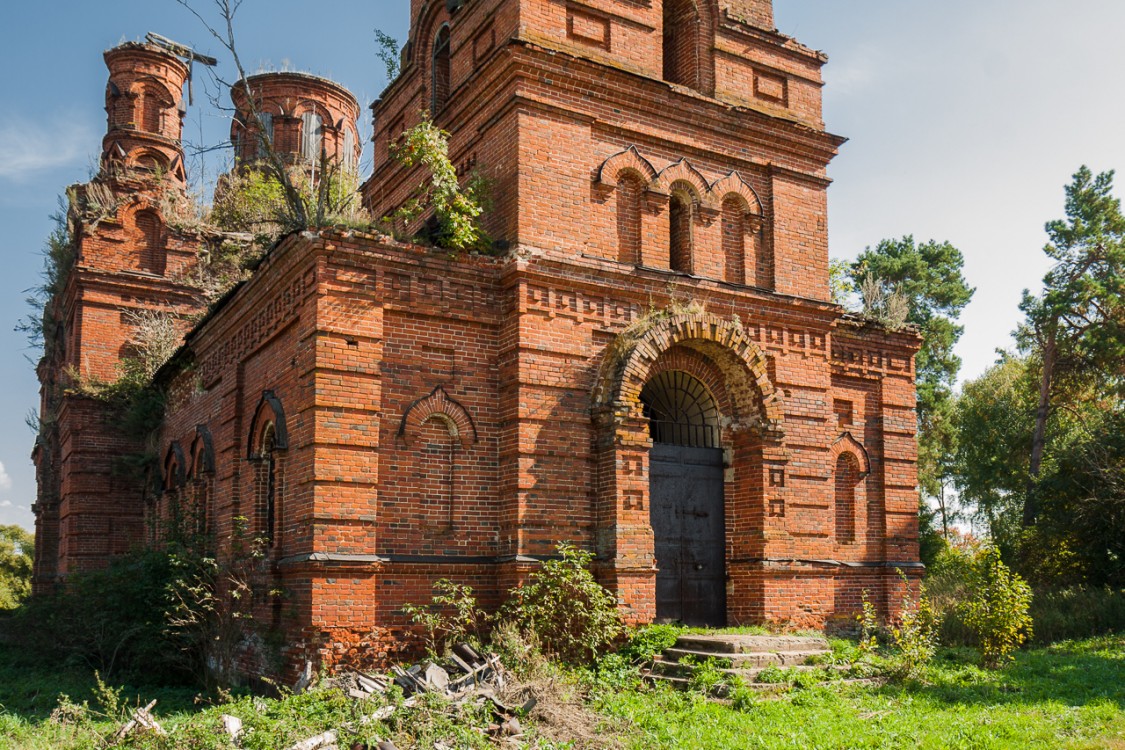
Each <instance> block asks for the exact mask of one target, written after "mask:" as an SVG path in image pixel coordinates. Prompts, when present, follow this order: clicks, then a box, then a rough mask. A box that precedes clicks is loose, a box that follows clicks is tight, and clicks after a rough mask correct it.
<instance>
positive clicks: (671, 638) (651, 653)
mask: <svg viewBox="0 0 1125 750" xmlns="http://www.w3.org/2000/svg"><path fill="white" fill-rule="evenodd" d="M681 632H683V629H682V628H680V627H678V626H676V625H645V626H644V627H640V628H637V629H635V630H633V631H632V632H630V633H629V640H627V641H626V642H625V645H624V646H622V647H621V648H620V649H619V650H618V653H619V654H621V656H622V657H624V658H626V659H628V660H629V661H631V662H633V663H638V662H646V661H652V660H653V659H655V658H656V655H657V654H659V653H661V652H663V651H665V650H666V649H669V648H672V646H674V645H676V639H677V638H679V637H680V633H681Z"/></svg>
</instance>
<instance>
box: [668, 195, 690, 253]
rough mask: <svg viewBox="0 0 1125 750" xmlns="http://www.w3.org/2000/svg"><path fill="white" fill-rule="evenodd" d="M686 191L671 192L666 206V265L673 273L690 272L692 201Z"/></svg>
mask: <svg viewBox="0 0 1125 750" xmlns="http://www.w3.org/2000/svg"><path fill="white" fill-rule="evenodd" d="M692 198H693V196H692V195H691V193H689V192H687V191H686V190H673V191H672V199H671V201H670V202H669V205H668V214H669V215H668V224H669V225H668V265H669V267H670V268H671V269H672V270H673V271H680V272H682V273H691V272H692V226H691V220H692V204H693V203H694V201H693V200H692Z"/></svg>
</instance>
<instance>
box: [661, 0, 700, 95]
mask: <svg viewBox="0 0 1125 750" xmlns="http://www.w3.org/2000/svg"><path fill="white" fill-rule="evenodd" d="M702 32H703V29H702V23H701V19H700V17H699V11H698V9H697V8H696V5H695V2H694V0H664V80H665V81H668V82H669V83H678V84H680V85H682V86H691V87H692V88H699V87H700V73H701V70H700V68H701V67H702V60H701V59H700V57H701V54H700V40H701V38H702Z"/></svg>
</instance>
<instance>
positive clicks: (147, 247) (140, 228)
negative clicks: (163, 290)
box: [133, 209, 168, 276]
mask: <svg viewBox="0 0 1125 750" xmlns="http://www.w3.org/2000/svg"><path fill="white" fill-rule="evenodd" d="M133 227H134V236H133V241H134V243H135V244H136V253H137V259H138V265H139V266H140V269H141V270H142V271H147V272H148V273H153V274H156V275H158V276H163V275H164V271H165V270H166V266H167V261H168V259H167V254H166V253H165V249H164V226H163V224H162V222H161V221H160V217H159V216H157V215H156V212H155V211H151V210H148V209H145V210H143V211H138V212H137V215H136V216H135V217H134V218H133Z"/></svg>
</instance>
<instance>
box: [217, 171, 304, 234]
mask: <svg viewBox="0 0 1125 750" xmlns="http://www.w3.org/2000/svg"><path fill="white" fill-rule="evenodd" d="M285 217H286V203H285V191H284V188H283V187H282V185H281V182H280V181H279V180H278V179H277V178H276V177H273V176H272V175H270V174H269V173H267V172H265V171H263V170H260V169H242V170H235V171H233V172H231V173H230V174H228V175H226V176H224V177H223V178H222V179H221V180H220V181H219V184H218V185H217V186H216V188H215V200H214V202H213V204H212V206H211V222H212V223H213V224H214V225H215V226H217V227H219V228H220V229H223V230H224V231H227V232H249V233H250V234H253V235H255V236H256V237H257V238H258V239H259V244H266V245H268V244H269V242H270V241H271V240H272V238H273V237H275V236H277V235H278V234H279V233H280V232H281V229H282V227H284V226H286V225H287V224H288V222H287V220H286V218H285Z"/></svg>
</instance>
